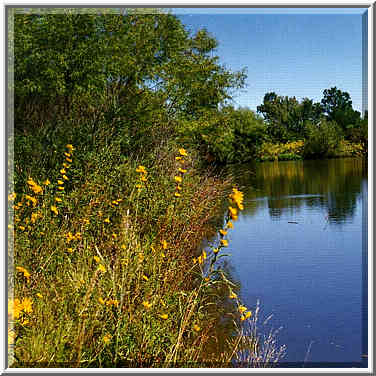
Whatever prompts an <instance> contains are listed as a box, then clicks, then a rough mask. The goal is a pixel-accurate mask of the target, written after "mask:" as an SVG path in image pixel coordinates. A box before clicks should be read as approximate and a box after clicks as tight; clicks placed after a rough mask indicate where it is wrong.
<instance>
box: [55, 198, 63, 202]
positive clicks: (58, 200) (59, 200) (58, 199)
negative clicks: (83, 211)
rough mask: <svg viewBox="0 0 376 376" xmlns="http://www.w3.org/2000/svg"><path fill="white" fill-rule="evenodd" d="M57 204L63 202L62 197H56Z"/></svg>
mask: <svg viewBox="0 0 376 376" xmlns="http://www.w3.org/2000/svg"><path fill="white" fill-rule="evenodd" d="M55 201H56V202H62V201H63V200H62V199H61V198H60V197H55Z"/></svg>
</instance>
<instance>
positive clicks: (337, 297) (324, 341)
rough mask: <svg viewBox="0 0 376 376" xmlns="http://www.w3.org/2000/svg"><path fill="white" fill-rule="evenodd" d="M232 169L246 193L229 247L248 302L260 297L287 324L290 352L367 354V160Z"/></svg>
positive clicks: (283, 339) (296, 357) (299, 355)
mask: <svg viewBox="0 0 376 376" xmlns="http://www.w3.org/2000/svg"><path fill="white" fill-rule="evenodd" d="M230 173H231V174H232V175H233V176H234V178H235V181H236V183H237V184H238V185H239V187H240V188H241V190H242V191H243V192H244V194H245V195H244V196H245V197H244V198H245V200H244V206H245V210H244V211H243V212H241V213H240V215H239V219H238V221H237V222H236V224H235V226H234V229H233V230H232V231H231V234H230V235H229V240H230V243H229V247H228V252H229V253H230V254H231V257H230V258H229V262H230V263H231V264H232V267H231V270H230V273H231V274H232V277H233V279H234V280H236V281H237V282H238V283H239V286H240V296H241V299H242V301H243V302H244V304H245V305H246V306H247V307H251V308H252V307H254V306H255V302H256V301H257V300H258V299H259V300H260V301H261V306H262V308H263V310H264V312H265V313H266V314H273V315H274V317H273V325H274V327H275V328H278V327H280V326H281V327H283V330H282V331H281V333H280V336H279V341H280V342H279V344H285V345H287V356H286V359H285V361H287V362H298V363H299V364H301V362H303V361H306V360H307V361H308V362H315V363H320V362H321V363H322V362H331V364H334V363H341V362H342V363H343V362H357V363H360V362H362V361H363V360H364V359H363V358H362V354H366V353H367V350H366V347H364V345H363V344H364V343H366V342H365V341H366V340H365V338H366V337H365V336H364V335H363V333H364V332H363V330H364V328H365V327H366V326H365V324H364V317H365V313H364V312H366V306H367V304H366V303H367V301H366V297H367V283H366V281H367V278H366V275H365V274H364V270H366V269H365V268H366V267H367V266H366V255H367V248H366V247H365V244H366V242H365V240H364V239H366V237H367V233H366V229H367V219H366V216H365V215H366V208H367V165H366V162H365V161H363V160H362V159H352V158H351V159H348V158H346V159H332V160H320V161H304V162H300V161H299V162H295V161H294V162H271V163H262V164H257V165H243V166H233V167H232V168H231V171H230ZM224 210H225V208H224ZM308 349H309V354H308V355H307V352H308ZM326 364H327V363H326Z"/></svg>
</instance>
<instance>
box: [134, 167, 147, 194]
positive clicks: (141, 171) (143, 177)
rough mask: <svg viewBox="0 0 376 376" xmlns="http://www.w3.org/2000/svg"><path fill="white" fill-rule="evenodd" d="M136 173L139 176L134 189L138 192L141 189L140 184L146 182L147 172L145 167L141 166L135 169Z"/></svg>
mask: <svg viewBox="0 0 376 376" xmlns="http://www.w3.org/2000/svg"><path fill="white" fill-rule="evenodd" d="M136 172H138V173H139V174H140V183H138V184H136V188H137V189H138V191H139V192H140V190H141V188H142V184H143V183H145V182H146V181H147V180H148V179H147V177H146V176H147V174H148V172H147V171H146V168H145V166H141V165H140V166H138V167H137V168H136Z"/></svg>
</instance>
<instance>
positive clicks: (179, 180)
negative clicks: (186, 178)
mask: <svg viewBox="0 0 376 376" xmlns="http://www.w3.org/2000/svg"><path fill="white" fill-rule="evenodd" d="M175 181H176V182H177V183H181V182H182V181H183V179H182V177H181V176H175Z"/></svg>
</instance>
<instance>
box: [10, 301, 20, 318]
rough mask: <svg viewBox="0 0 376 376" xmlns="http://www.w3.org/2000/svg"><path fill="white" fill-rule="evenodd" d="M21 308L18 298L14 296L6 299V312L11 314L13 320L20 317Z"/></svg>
mask: <svg viewBox="0 0 376 376" xmlns="http://www.w3.org/2000/svg"><path fill="white" fill-rule="evenodd" d="M22 309H23V306H22V304H21V302H20V299H18V298H16V299H14V300H12V299H10V300H8V314H9V315H10V316H11V318H12V319H13V320H14V319H16V320H17V319H18V318H19V317H20V314H21V311H22Z"/></svg>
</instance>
